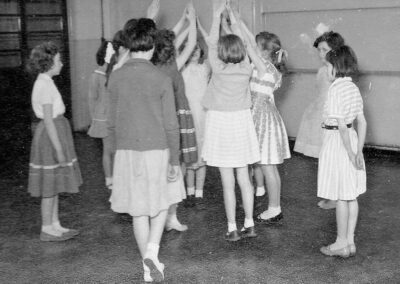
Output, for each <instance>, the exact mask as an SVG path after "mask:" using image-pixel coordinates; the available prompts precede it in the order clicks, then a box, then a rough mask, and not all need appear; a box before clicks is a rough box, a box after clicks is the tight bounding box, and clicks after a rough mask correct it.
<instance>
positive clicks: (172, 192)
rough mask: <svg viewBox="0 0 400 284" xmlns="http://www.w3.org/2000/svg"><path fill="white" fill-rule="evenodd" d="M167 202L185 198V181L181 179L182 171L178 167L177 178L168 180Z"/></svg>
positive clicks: (179, 200) (170, 202) (177, 201)
mask: <svg viewBox="0 0 400 284" xmlns="http://www.w3.org/2000/svg"><path fill="white" fill-rule="evenodd" d="M167 187H168V203H169V204H176V203H179V202H181V201H182V200H183V199H186V189H185V183H184V181H183V173H182V170H181V167H179V174H178V179H177V180H176V181H173V182H168V185H167Z"/></svg>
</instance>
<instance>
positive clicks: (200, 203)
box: [195, 197, 206, 210]
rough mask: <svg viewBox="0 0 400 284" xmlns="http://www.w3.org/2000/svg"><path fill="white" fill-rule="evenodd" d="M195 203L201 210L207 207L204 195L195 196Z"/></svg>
mask: <svg viewBox="0 0 400 284" xmlns="http://www.w3.org/2000/svg"><path fill="white" fill-rule="evenodd" d="M195 205H196V208H197V209H199V210H204V209H206V205H205V204H204V200H203V198H202V197H196V198H195Z"/></svg>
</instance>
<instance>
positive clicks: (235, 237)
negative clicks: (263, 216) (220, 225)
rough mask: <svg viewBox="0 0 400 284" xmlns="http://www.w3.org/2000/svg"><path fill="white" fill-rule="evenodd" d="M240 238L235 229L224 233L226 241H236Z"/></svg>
mask: <svg viewBox="0 0 400 284" xmlns="http://www.w3.org/2000/svg"><path fill="white" fill-rule="evenodd" d="M240 239H241V236H240V234H239V232H238V231H237V230H235V231H232V232H228V233H226V235H225V241H228V242H237V241H239V240H240Z"/></svg>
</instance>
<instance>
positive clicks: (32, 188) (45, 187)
mask: <svg viewBox="0 0 400 284" xmlns="http://www.w3.org/2000/svg"><path fill="white" fill-rule="evenodd" d="M54 125H55V127H56V130H57V134H58V138H59V140H60V143H61V147H62V150H63V152H64V156H65V159H66V162H67V166H65V167H61V166H60V165H59V163H58V161H57V153H56V151H55V149H54V147H53V145H52V143H51V141H50V137H49V135H48V133H47V130H46V128H45V125H44V121H43V120H42V121H40V122H39V124H38V125H37V127H36V130H35V134H34V136H33V140H32V146H31V156H30V163H29V181H28V192H29V193H30V194H31V195H32V196H35V197H39V196H41V197H43V198H47V197H54V196H56V195H57V194H59V193H61V192H68V193H77V192H79V188H78V187H79V186H80V185H81V184H82V176H81V172H80V169H79V164H78V160H77V158H76V153H75V148H74V141H73V138H72V131H71V127H70V125H69V122H68V120H67V119H66V118H65V117H64V116H58V117H57V118H55V119H54Z"/></svg>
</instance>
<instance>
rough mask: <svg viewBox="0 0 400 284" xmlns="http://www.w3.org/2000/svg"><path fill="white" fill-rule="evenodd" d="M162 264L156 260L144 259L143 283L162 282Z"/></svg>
mask: <svg viewBox="0 0 400 284" xmlns="http://www.w3.org/2000/svg"><path fill="white" fill-rule="evenodd" d="M164 268H165V266H164V264H163V263H161V262H159V261H158V260H153V259H151V258H145V259H144V260H143V269H144V275H143V278H144V281H145V282H153V281H155V282H161V281H163V280H164Z"/></svg>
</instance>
